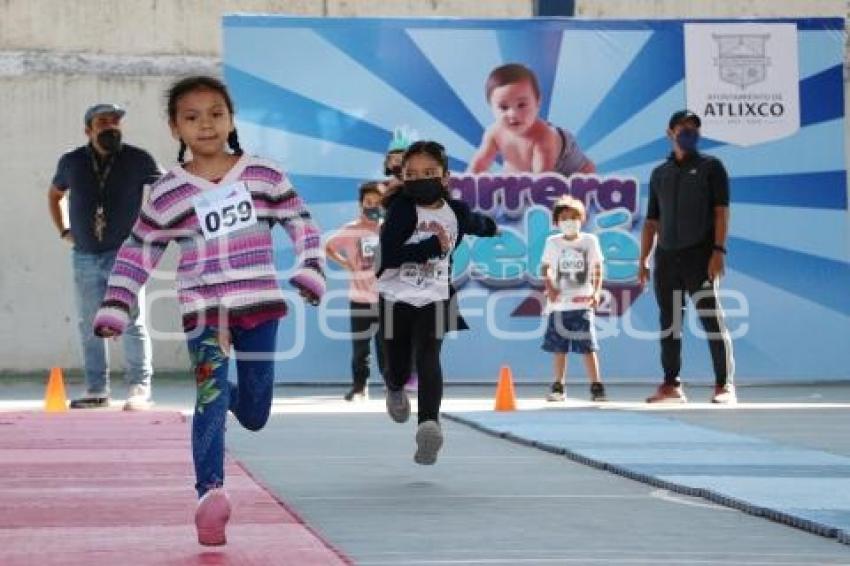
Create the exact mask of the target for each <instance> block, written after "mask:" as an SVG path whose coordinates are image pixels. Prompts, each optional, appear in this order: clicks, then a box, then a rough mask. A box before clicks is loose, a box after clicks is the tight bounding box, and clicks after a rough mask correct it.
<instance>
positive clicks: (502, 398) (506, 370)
mask: <svg viewBox="0 0 850 566" xmlns="http://www.w3.org/2000/svg"><path fill="white" fill-rule="evenodd" d="M494 409H495V410H496V411H516V393H515V392H514V379H513V376H512V374H511V368H510V367H509V366H502V368H501V369H500V370H499V385H498V387H496V406H495V407H494Z"/></svg>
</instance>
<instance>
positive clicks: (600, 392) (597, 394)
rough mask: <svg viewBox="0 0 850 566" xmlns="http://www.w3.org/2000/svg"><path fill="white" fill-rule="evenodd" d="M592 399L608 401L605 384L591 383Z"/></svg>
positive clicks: (598, 401) (599, 401)
mask: <svg viewBox="0 0 850 566" xmlns="http://www.w3.org/2000/svg"><path fill="white" fill-rule="evenodd" d="M590 400H591V401H594V402H597V403H601V402H603V401H607V400H608V397H606V396H605V386H604V385H602V384H601V383H591V384H590Z"/></svg>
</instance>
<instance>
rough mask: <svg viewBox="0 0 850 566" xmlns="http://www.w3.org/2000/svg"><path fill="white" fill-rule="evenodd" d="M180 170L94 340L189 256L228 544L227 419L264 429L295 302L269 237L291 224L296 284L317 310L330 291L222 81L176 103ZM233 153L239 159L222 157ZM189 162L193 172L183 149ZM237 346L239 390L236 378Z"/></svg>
mask: <svg viewBox="0 0 850 566" xmlns="http://www.w3.org/2000/svg"><path fill="white" fill-rule="evenodd" d="M168 117H169V124H170V126H171V132H172V135H173V136H174V138H175V139H177V140H178V141H179V142H180V153H179V155H178V161H179V162H180V164H179V165H178V166H176V167H174V168H173V169H172V170H171V171H170V172H169V173H167V174H166V175H165V176H164V177H162V178H161V179H160V180H159V181H158V182H157V183H156V184H155V185H154V186H153V187H152V188H151V191H150V194H149V197H148V199H147V200H146V202H144V204H143V206H142V210H141V213H140V215H139V219H138V221H137V222H136V225H135V226H134V227H133V230H132V232H131V234H130V237H129V238H128V239H127V240H126V241H125V243H124V244H123V245H122V247H121V249H120V251H119V252H118V256H117V259H116V261H115V266H114V267H113V270H112V274H111V275H110V277H109V283H108V289H107V292H106V296H105V298H104V300H103V304H102V305H101V308H100V310H99V311H98V314H97V316H96V317H95V321H94V331H95V334H97V335H99V336H117V335H119V334H121V332H123V330H124V328H125V327H126V325H127V322H128V316H129V312H130V310H131V308H132V307H133V306H134V305H135V304H136V301H137V296H138V292H139V289H140V288H141V287H142V286H143V285H144V284H145V282H146V281H147V279H148V277H149V276H150V274H151V272H152V271H153V270H154V269H155V268H156V265H157V264H158V262H159V260H160V258H161V257H162V254H163V252H164V251H165V248H166V246H167V245H168V244H169V243H170V242H172V241H174V242H176V243H177V244H178V245H179V247H180V264H179V267H178V271H177V283H178V300H179V303H180V308H181V312H182V317H183V327H184V329H185V331H186V336H187V340H188V347H189V357H190V359H191V361H192V366H193V371H194V375H195V379H196V382H197V400H196V403H195V414H194V418H193V421H192V456H193V459H194V463H195V475H196V479H197V483H196V484H195V488H196V489H197V492H198V496H199V498H200V501H199V504H198V508H197V511H196V514H195V524H196V527H197V530H198V540H199V542H200V543H201V544H204V545H218V544H224V543H225V525H226V524H227V521H228V519H229V517H230V502H229V499H228V497H227V495H226V493H225V492H224V489H223V485H224V428H225V422H226V419H227V412H228V410H229V411H231V412H232V413H233V414H234V415H235V416H236V418H237V420H238V421H239V422H240V424H242V426H244V427H245V428H247V429H249V430H259V429H261V428H263V426H264V425H265V423H266V421H267V420H268V417H269V412H270V410H271V404H272V387H273V385H274V352H275V350H276V347H275V346H276V338H277V328H278V321H279V319H280V318H281V317H283V316H284V314H285V313H286V303H285V302H284V297H283V293H282V291H281V289H280V287H279V285H278V281H277V277H276V273H275V267H274V263H273V254H272V234H271V229H272V227H273V226H274V225H275V224H276V223H280V224H282V225H283V227H284V229H285V230H286V232H287V233H288V234H289V237H290V238H291V239H292V241H293V244H294V248H295V253H296V255H297V257H298V267H297V269H296V271H295V272H294V275H293V276H292V277H291V278H290V280H289V282H290V283H291V284H292V285H293V286H294V287H296V288H297V289H298V290H299V292H300V293H301V295H302V296H303V297H304V298H305V299H306V300H307V301H308V302H310V303H311V304H317V303H318V301H319V299H320V297H321V296H322V294H323V293H324V290H325V278H324V273H323V263H324V258H323V256H322V251H321V248H320V234H319V230H318V228H317V227H316V225H315V224H314V223H313V221H312V219H311V217H310V213H309V211H308V210H307V208H306V207H305V206H304V203H303V202H302V201H301V199H300V198H299V197H298V195H297V194H296V193H295V191H294V189H293V187H292V185H291V184H290V182H289V180H288V179H287V177H286V174H285V173H284V172H283V170H282V169H281V168H280V166H278V165H277V164H275V163H273V162H271V161H268V160H264V159H259V158H256V157H249V156H246V155H243V152H242V149H241V148H240V147H239V141H238V138H237V135H236V129H235V126H234V122H233V102H232V100H231V98H230V95H229V93H228V92H227V90H226V88H225V86H224V84H222V83H221V81H219V80H217V79H214V78H212V77H190V78H187V79H183V80H181V81H178V82H177V83H175V84H174V85H173V86H172V87H171V89H170V90H169V92H168ZM225 146H227V147H229V149H230V151H226V150H225ZM187 148H188V149H189V150H190V151H191V156H192V159H191V161H184V155H185V153H186V149H187ZM231 346H232V347H233V350H234V355H235V357H236V368H237V373H238V377H237V384H236V385H234V384H231V383H230V382H229V381H228V378H227V372H228V366H229V357H230V351H231Z"/></svg>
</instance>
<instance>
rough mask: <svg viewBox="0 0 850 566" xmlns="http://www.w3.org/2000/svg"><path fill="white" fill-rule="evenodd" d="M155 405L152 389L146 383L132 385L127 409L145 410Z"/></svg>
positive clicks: (125, 408) (128, 392) (128, 395)
mask: <svg viewBox="0 0 850 566" xmlns="http://www.w3.org/2000/svg"><path fill="white" fill-rule="evenodd" d="M151 406H153V402H152V401H151V392H150V389H148V388H147V387H145V386H144V385H131V386H130V389H129V390H128V391H127V402H126V403H124V410H125V411H145V410H147V409H150V408H151Z"/></svg>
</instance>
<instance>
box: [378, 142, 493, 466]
mask: <svg viewBox="0 0 850 566" xmlns="http://www.w3.org/2000/svg"><path fill="white" fill-rule="evenodd" d="M402 179H403V181H404V185H403V187H402V188H401V190H400V191H397V192H396V193H394V194H392V195H390V196H389V197H388V198H387V199H385V201H384V206H385V208H386V210H387V216H386V220H385V221H384V225H383V227H382V229H381V235H380V256H379V268H378V272H377V275H378V292H379V295H380V299H379V300H380V304H379V307H380V332H381V335H382V336H383V338H384V358H385V363H386V368H385V371H384V379H385V381H386V384H387V412H388V413H389V415H390V417H391V418H392V419H393V420H394V421H396V422H399V423H403V422H405V421H407V419H408V418H409V417H410V401H409V400H408V398H407V393H406V392H405V390H404V384H405V381H406V380H407V377H408V371H409V369H410V358H411V352H415V362H416V363H415V365H416V370H417V372H418V374H419V427H418V429H417V432H416V444H417V450H416V454H415V455H414V457H413V459H414V461H415V462H416V463H417V464H425V465H427V464H434V463H435V462H436V461H437V453H438V452H439V450H440V447H441V446H442V444H443V433H442V430H441V428H440V424H439V414H440V403H441V402H442V397H443V373H442V368H441V365H440V348H441V346H442V342H443V337H444V336H445V333H446V332H449V331H452V330H464V329H466V328H468V327H467V326H466V323H465V322H464V320H463V319H462V318H461V317H460V314H459V312H458V308H457V299H456V296H455V293H454V288H453V287H452V284H451V271H452V252H453V251H454V249H455V248H456V247H457V245H458V244H459V243H460V241H461V240H462V239H463V237H464V235H466V234H473V235H476V236H485V237H488V236H495V235H496V233H497V227H496V223H495V222H494V221H493V220H492V219H491V218H489V217H487V216H484V215H481V214H477V213H474V212H472V211H470V210H469V207H468V206H467V205H466V204H465V203H464V202H462V201H460V200H455V199H452V198H451V195H450V193H449V190H448V182H449V171H448V158H447V156H446V152H445V150H444V149H443V146H441V145H440V144H438V143H436V142H431V141H420V142H416V143H414V144H412V145H411V146H410V147H409V148H408V149H407V151H406V152H405V154H404V157H403V158H402Z"/></svg>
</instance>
